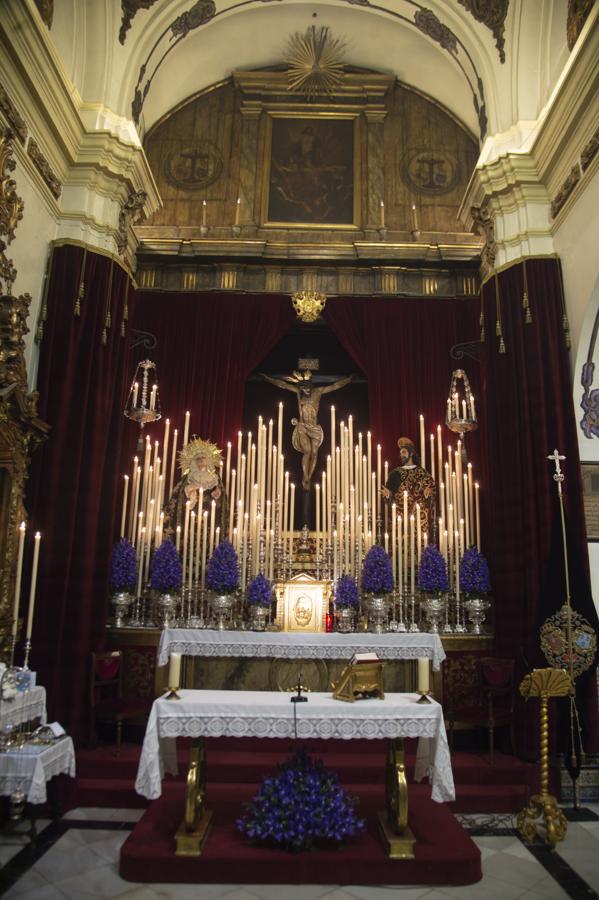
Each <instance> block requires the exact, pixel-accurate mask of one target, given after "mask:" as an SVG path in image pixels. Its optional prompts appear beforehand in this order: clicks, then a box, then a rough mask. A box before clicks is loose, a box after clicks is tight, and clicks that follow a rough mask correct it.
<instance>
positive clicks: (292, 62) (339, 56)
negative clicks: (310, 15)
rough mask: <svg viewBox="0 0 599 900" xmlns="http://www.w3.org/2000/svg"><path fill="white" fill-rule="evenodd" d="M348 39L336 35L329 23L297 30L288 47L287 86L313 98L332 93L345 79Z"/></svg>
mask: <svg viewBox="0 0 599 900" xmlns="http://www.w3.org/2000/svg"><path fill="white" fill-rule="evenodd" d="M344 51H345V41H343V40H341V39H340V38H332V37H331V34H330V31H329V28H328V26H326V25H325V26H322V27H321V28H316V26H315V25H312V26H311V27H310V28H308V30H307V31H306V33H305V34H299V32H296V33H295V34H294V35H292V37H291V38H290V39H289V45H288V48H287V88H288V90H290V91H293V92H295V93H299V94H306V95H307V97H308V99H310V100H313V99H315V98H316V97H321V96H323V95H327V94H328V95H331V94H333V93H334V91H335V88H336V87H338V86H339V85H340V84H341V82H342V81H343V56H344Z"/></svg>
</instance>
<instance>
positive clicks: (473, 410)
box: [470, 394, 476, 422]
mask: <svg viewBox="0 0 599 900" xmlns="http://www.w3.org/2000/svg"><path fill="white" fill-rule="evenodd" d="M470 414H471V416H472V420H473V421H474V422H475V421H476V407H475V406H474V394H471V395H470Z"/></svg>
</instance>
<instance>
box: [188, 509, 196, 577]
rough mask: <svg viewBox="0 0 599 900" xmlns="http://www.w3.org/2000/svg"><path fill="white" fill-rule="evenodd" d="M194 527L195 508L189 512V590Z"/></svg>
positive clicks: (193, 547)
mask: <svg viewBox="0 0 599 900" xmlns="http://www.w3.org/2000/svg"><path fill="white" fill-rule="evenodd" d="M195 527H196V514H195V510H193V509H192V511H191V514H190V516H189V568H188V572H189V574H188V579H187V583H188V587H189V590H191V589H192V587H193V559H194V555H195V554H194V552H193V551H194V549H195V545H194V539H195Z"/></svg>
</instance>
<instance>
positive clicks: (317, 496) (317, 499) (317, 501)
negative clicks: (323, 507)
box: [314, 482, 320, 558]
mask: <svg viewBox="0 0 599 900" xmlns="http://www.w3.org/2000/svg"><path fill="white" fill-rule="evenodd" d="M314 494H315V499H314V503H315V504H316V557H317V558H318V556H319V552H318V551H319V544H320V485H319V484H318V482H317V483H316V484H315V485H314Z"/></svg>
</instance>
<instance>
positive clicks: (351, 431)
mask: <svg viewBox="0 0 599 900" xmlns="http://www.w3.org/2000/svg"><path fill="white" fill-rule="evenodd" d="M347 425H348V434H347V455H348V461H349V483H350V485H352V484H355V481H354V477H355V472H354V417H353V416H349V418H348V420H347Z"/></svg>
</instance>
